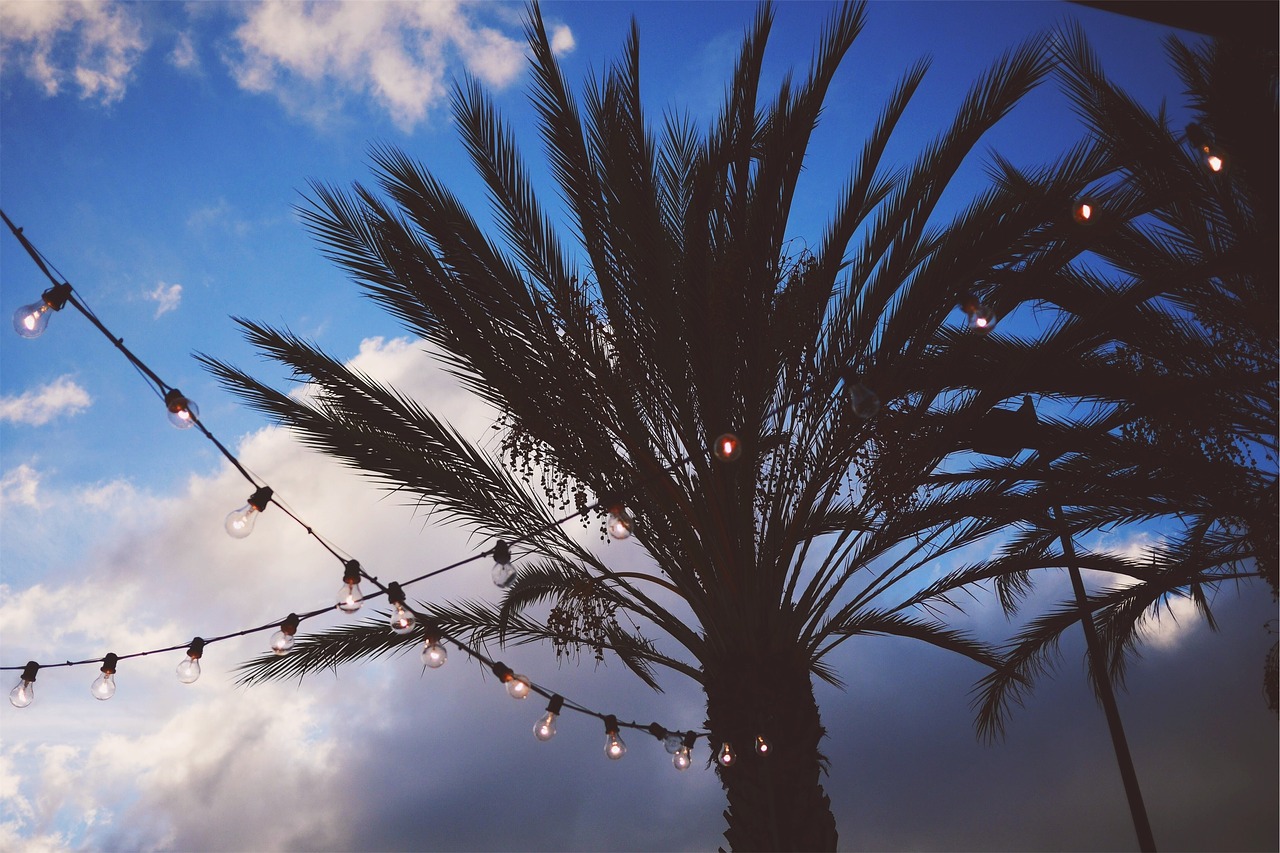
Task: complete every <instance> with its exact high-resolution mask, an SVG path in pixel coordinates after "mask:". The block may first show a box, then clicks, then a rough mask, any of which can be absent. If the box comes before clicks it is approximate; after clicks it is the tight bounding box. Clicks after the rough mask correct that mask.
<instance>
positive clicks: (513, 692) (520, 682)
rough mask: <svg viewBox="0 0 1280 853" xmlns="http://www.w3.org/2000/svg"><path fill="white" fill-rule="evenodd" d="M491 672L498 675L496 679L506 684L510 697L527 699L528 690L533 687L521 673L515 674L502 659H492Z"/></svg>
mask: <svg viewBox="0 0 1280 853" xmlns="http://www.w3.org/2000/svg"><path fill="white" fill-rule="evenodd" d="M491 669H492V670H493V674H494V675H496V676H498V680H499V681H501V682H502V683H503V684H505V685H507V695H508V696H510V697H511V698H512V699H527V698H529V692H530V691H531V690H532V689H533V687H532V685H530V684H529V679H528V678H526V677H525V676H523V675H517V674H515V673H514V672H512V671H511V667H509V666H507V665H506V664H505V663H503V662H502V661H494V663H493V666H492V667H491Z"/></svg>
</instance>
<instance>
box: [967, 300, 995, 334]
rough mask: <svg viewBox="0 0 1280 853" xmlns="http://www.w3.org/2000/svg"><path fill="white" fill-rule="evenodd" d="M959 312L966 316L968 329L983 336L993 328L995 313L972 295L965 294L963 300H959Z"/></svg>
mask: <svg viewBox="0 0 1280 853" xmlns="http://www.w3.org/2000/svg"><path fill="white" fill-rule="evenodd" d="M960 310H961V311H964V313H965V314H967V315H968V317H969V328H970V329H973V330H974V331H975V332H981V333H984V334H985V333H986V332H989V331H991V330H992V329H994V328H995V325H996V314H995V312H994V311H992V310H991V308H990V306H988V305H986V304H984V303H983V302H982V301H981V300H979V299H978V297H976V296H974V295H973V294H972V293H968V294H965V297H964V299H962V300H960Z"/></svg>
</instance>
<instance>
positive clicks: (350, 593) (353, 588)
mask: <svg viewBox="0 0 1280 853" xmlns="http://www.w3.org/2000/svg"><path fill="white" fill-rule="evenodd" d="M363 603H364V596H363V595H361V594H360V561H359V560H347V561H346V562H345V563H343V564H342V588H341V589H339V590H338V609H339V610H341V611H342V612H343V613H355V612H356V611H357V610H359V609H360V605H361V604H363Z"/></svg>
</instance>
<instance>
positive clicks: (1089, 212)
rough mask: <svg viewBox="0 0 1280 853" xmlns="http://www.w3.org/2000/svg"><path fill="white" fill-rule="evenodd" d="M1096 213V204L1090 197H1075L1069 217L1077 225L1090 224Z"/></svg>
mask: <svg viewBox="0 0 1280 853" xmlns="http://www.w3.org/2000/svg"><path fill="white" fill-rule="evenodd" d="M1097 215H1098V206H1097V204H1096V203H1095V202H1094V201H1093V199H1091V198H1080V199H1076V202H1075V204H1073V205H1072V206H1071V218H1072V219H1074V220H1075V221H1076V223H1077V224H1078V225H1090V224H1092V223H1093V222H1094V220H1095V219H1096V218H1097Z"/></svg>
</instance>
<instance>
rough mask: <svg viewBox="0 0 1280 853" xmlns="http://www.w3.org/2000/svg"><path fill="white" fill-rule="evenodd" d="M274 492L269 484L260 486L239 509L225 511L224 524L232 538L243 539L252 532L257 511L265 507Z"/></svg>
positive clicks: (256, 518)
mask: <svg viewBox="0 0 1280 853" xmlns="http://www.w3.org/2000/svg"><path fill="white" fill-rule="evenodd" d="M273 494H274V492H272V490H271V487H270V486H261V487H259V488H258V490H257V491H255V492H254V493H253V494H251V495H249V501H248V503H246V504H245V505H244V506H242V507H240V508H239V509H236V510H232V511H231V512H229V513H227V520H226V521H225V522H224V526H225V527H226V528H227V533H228V534H230V535H231V538H232V539H243V538H245V537H246V536H248V535H249V534H250V533H252V532H253V525H254V524H255V523H256V522H257V520H258V513H260V512H262V511H263V510H264V509H266V508H267V504H269V503H271V496H272V495H273Z"/></svg>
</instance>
